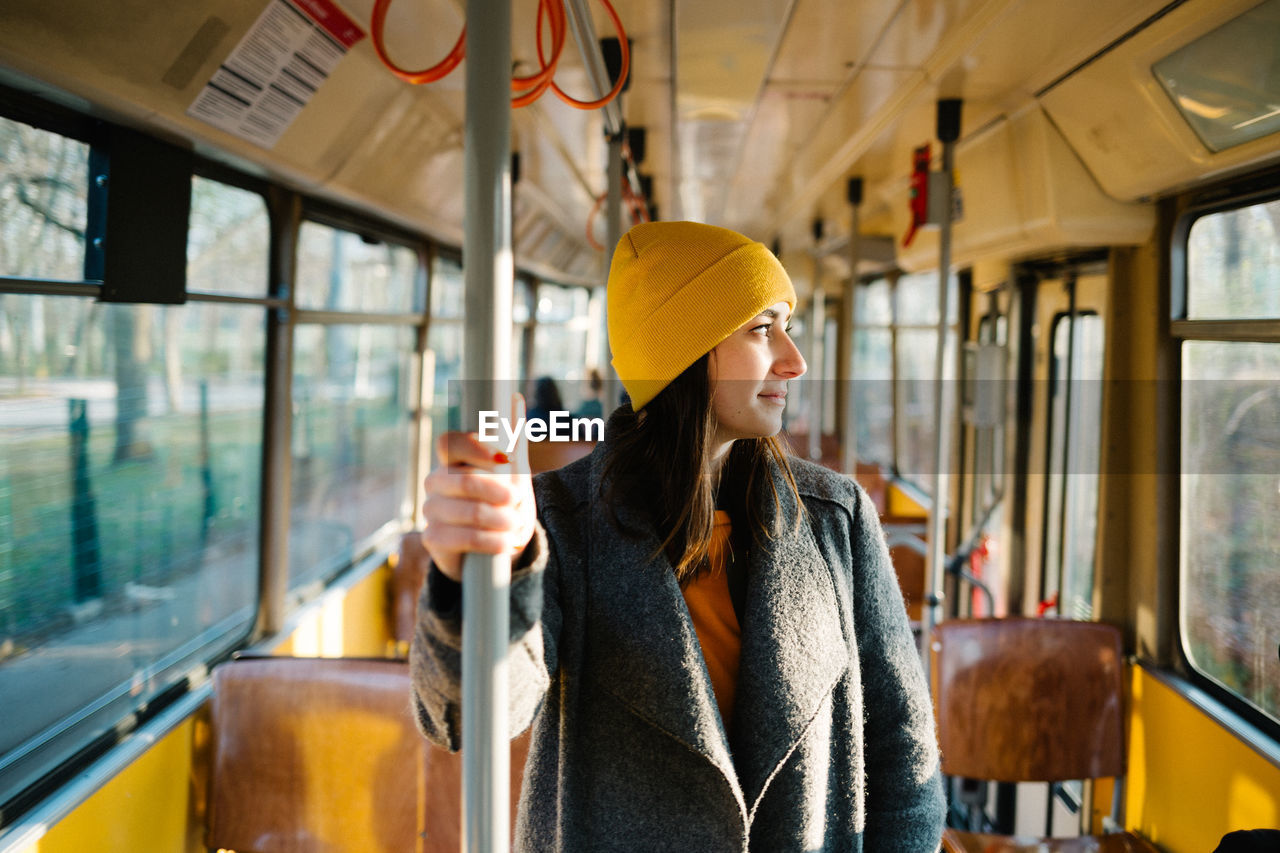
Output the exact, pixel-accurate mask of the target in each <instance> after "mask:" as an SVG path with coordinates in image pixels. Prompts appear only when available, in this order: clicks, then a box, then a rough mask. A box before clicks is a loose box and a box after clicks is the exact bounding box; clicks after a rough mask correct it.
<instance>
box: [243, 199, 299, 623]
mask: <svg viewBox="0 0 1280 853" xmlns="http://www.w3.org/2000/svg"><path fill="white" fill-rule="evenodd" d="M268 201H269V203H270V209H271V237H272V239H271V257H270V260H269V264H270V269H271V277H272V295H273V296H277V297H283V298H284V299H285V300H287V304H286V305H285V306H282V307H280V308H269V309H267V353H266V374H267V375H266V385H267V388H266V397H267V417H266V423H265V424H264V425H263V436H262V475H263V476H262V497H261V501H262V528H261V536H262V538H261V542H260V544H259V546H258V553H259V563H258V565H259V570H258V583H259V587H258V624H257V626H256V627H255V631H254V633H255V635H256V636H258V637H266V636H270V635H272V634H275V633H277V632H279V631H280V629H281V628H282V627H284V618H285V598H286V596H287V594H288V588H289V515H290V512H291V503H292V500H293V498H292V494H291V485H290V484H291V483H292V482H293V473H292V472H293V449H292V441H293V313H294V296H293V294H294V286H293V285H294V278H295V273H296V270H295V268H294V261H293V259H294V257H295V254H296V253H295V249H296V247H297V240H298V228H299V224H300V222H301V220H302V202H301V200H300V199H299V198H298V196H296V195H294V194H292V193H287V192H285V191H284V190H281V189H271V190H268Z"/></svg>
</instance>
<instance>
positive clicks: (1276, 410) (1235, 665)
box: [1180, 341, 1280, 720]
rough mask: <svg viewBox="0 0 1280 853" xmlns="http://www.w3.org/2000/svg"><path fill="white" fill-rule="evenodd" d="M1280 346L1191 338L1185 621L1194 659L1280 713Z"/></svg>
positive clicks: (1185, 395) (1186, 348)
mask: <svg viewBox="0 0 1280 853" xmlns="http://www.w3.org/2000/svg"><path fill="white" fill-rule="evenodd" d="M1277 377H1280V346H1277V345H1275V344H1265V343H1243V342H1226V341H1184V342H1183V345H1182V463H1181V465H1182V491H1181V528H1182V547H1181V549H1180V552H1181V581H1180V588H1181V597H1180V610H1181V612H1180V626H1181V633H1182V643H1183V649H1184V651H1185V653H1186V656H1187V659H1188V660H1189V661H1190V663H1191V665H1192V666H1194V667H1195V668H1196V669H1197V670H1199V671H1200V672H1201V673H1202V674H1204V675H1207V676H1208V677H1209V678H1211V679H1212V680H1213V681H1215V682H1217V683H1218V684H1219V685H1221V686H1222V687H1224V688H1226V689H1227V690H1229V691H1231V692H1232V693H1234V694H1236V695H1237V696H1239V697H1241V698H1242V699H1244V700H1245V701H1247V702H1249V703H1250V704H1251V705H1253V706H1254V707H1256V708H1258V709H1260V710H1261V711H1263V712H1264V713H1266V714H1267V715H1269V716H1270V717H1271V718H1272V719H1275V720H1280V662H1278V661H1277V658H1276V653H1275V652H1276V647H1277V645H1280V623H1277V622H1276V618H1275V615H1276V614H1277V613H1280V524H1278V523H1277V519H1280V390H1278V389H1277V384H1276V378H1277Z"/></svg>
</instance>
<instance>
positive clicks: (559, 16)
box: [511, 0, 568, 107]
mask: <svg viewBox="0 0 1280 853" xmlns="http://www.w3.org/2000/svg"><path fill="white" fill-rule="evenodd" d="M544 15H545V16H546V17H547V18H549V19H550V22H551V38H552V42H553V47H552V51H551V59H550V60H547V59H545V58H544V57H543V44H542V30H543V17H544ZM536 26H537V30H536V32H537V41H538V63H539V65H540V66H541V68H540V70H539V71H537V72H536V73H534V74H531V75H529V76H528V77H513V78H511V90H512V91H513V92H524V94H523V95H519V96H518V97H515V98H512V100H511V106H512V107H524V106H528V105H529V104H532V103H533V102H534V101H536V100H537V99H538V98H540V97H542V93H543V92H545V91H547V87H548V86H550V85H552V83H551V80H552V78H553V77H554V76H555V73H556V65H557V64H558V63H559V62H560V54H561V53H562V52H563V50H564V37H565V33H566V31H567V29H568V27H567V24H566V21H565V15H564V5H563V4H562V3H560V2H558V0H539V3H538V20H537V24H536Z"/></svg>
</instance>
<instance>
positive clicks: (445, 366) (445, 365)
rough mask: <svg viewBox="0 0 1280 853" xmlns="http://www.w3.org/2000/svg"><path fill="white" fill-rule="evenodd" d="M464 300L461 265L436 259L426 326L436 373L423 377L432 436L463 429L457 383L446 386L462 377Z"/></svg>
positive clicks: (439, 257)
mask: <svg viewBox="0 0 1280 853" xmlns="http://www.w3.org/2000/svg"><path fill="white" fill-rule="evenodd" d="M463 297H464V285H463V279H462V265H461V264H460V263H458V262H457V261H456V260H454V259H453V258H448V257H442V256H440V255H437V256H435V258H434V260H433V261H432V264H431V323H430V325H429V326H428V327H427V348H428V349H429V350H431V353H432V356H433V362H434V365H435V372H434V376H433V377H427V378H426V381H427V382H429V383H430V386H431V405H430V406H429V407H428V412H429V416H430V418H431V434H432V435H443V434H444V433H445V432H447V431H448V430H450V429H459V428H461V426H462V423H461V418H460V415H459V408H458V407H459V406H460V405H461V396H460V394H461V392H460V389H458V388H457V387H456V383H455V387H453V388H452V389H451V388H450V386H449V383H450V381H451V380H455V379H461V378H462V349H463V340H462V338H463V335H462V319H461V318H462V306H463ZM450 394H452V395H453V396H452V398H451V397H450ZM433 461H434V460H433Z"/></svg>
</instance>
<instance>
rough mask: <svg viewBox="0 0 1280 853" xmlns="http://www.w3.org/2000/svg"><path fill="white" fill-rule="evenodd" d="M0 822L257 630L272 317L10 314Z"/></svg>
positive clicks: (0, 413) (34, 305) (3, 415)
mask: <svg viewBox="0 0 1280 853" xmlns="http://www.w3.org/2000/svg"><path fill="white" fill-rule="evenodd" d="M0 329H3V330H4V331H3V332H0V383H2V385H3V389H4V391H3V394H0V445H2V446H3V447H4V451H3V453H2V454H0V707H3V708H4V709H5V712H4V717H5V725H4V726H3V727H0V802H3V801H6V800H9V799H10V798H11V797H12V796H13V795H14V794H15V793H17V792H18V791H20V790H21V789H23V788H25V787H26V786H28V785H30V784H31V783H32V782H34V781H35V780H36V779H38V778H40V777H41V776H43V775H44V774H46V773H48V772H49V771H50V770H51V769H52V768H54V767H55V766H57V765H58V764H60V763H62V762H63V761H66V760H67V759H69V758H70V757H71V756H73V755H74V754H75V753H77V752H78V751H79V750H80V749H82V748H84V747H85V746H86V745H87V744H89V743H90V742H92V741H93V740H95V739H96V738H97V737H98V736H100V735H102V734H103V733H104V732H109V731H110V730H111V729H112V728H113V727H115V726H117V725H118V724H119V723H120V722H121V721H122V720H125V719H127V718H128V716H129V714H130V713H131V712H132V711H134V710H136V709H137V708H138V707H139V706H140V705H141V704H142V703H144V702H146V701H148V700H149V699H151V698H153V697H154V696H155V695H156V694H158V693H159V692H161V691H163V690H165V689H166V688H168V687H169V686H171V685H172V684H173V683H175V682H176V681H177V680H178V679H179V678H181V677H183V676H184V675H186V674H188V673H189V672H190V671H191V669H192V668H193V667H195V666H198V665H199V664H201V663H203V662H207V661H210V660H212V659H213V658H215V657H217V656H219V655H221V654H223V653H225V651H226V650H227V649H229V648H231V647H232V646H233V645H234V644H235V643H237V642H239V641H240V640H242V639H243V637H244V636H245V635H246V634H247V632H248V631H249V630H250V628H251V626H252V623H253V619H254V615H255V601H256V598H257V574H258V539H259V522H258V519H259V516H260V513H259V506H258V503H259V490H260V483H261V467H262V464H261V459H262V434H263V394H264V385H265V382H264V375H265V374H264V340H265V338H264V335H263V309H262V307H261V306H256V305H236V304H223V303H208V302H197V301H191V302H188V303H187V304H185V305H181V306H156V305H111V304H103V303H97V302H94V301H92V300H90V299H88V298H82V297H70V296H33V295H26V294H22V295H19V294H5V295H0Z"/></svg>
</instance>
